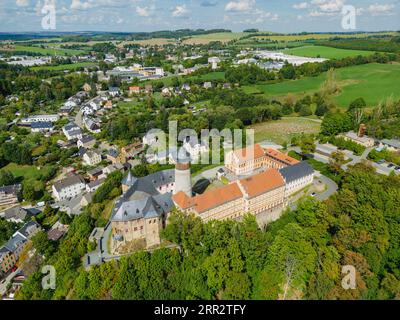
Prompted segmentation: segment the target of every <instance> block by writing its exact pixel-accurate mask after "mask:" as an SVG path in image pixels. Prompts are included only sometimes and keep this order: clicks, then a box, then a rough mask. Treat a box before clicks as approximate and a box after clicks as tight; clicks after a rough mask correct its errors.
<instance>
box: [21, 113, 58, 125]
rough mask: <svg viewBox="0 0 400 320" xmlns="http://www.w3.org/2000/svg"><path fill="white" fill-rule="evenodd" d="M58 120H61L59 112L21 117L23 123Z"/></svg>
mask: <svg viewBox="0 0 400 320" xmlns="http://www.w3.org/2000/svg"><path fill="white" fill-rule="evenodd" d="M58 120H60V116H59V115H58V114H43V115H35V116H30V117H28V118H25V119H21V123H25V124H26V123H34V122H57V121H58Z"/></svg>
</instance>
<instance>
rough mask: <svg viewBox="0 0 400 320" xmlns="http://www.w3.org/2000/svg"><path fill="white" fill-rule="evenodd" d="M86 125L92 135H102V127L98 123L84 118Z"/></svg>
mask: <svg viewBox="0 0 400 320" xmlns="http://www.w3.org/2000/svg"><path fill="white" fill-rule="evenodd" d="M83 122H84V125H85V127H86V129H87V130H89V131H90V132H91V133H100V132H101V126H100V123H98V122H96V121H95V120H93V119H91V118H88V117H84V118H83Z"/></svg>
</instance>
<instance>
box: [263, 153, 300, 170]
mask: <svg viewBox="0 0 400 320" xmlns="http://www.w3.org/2000/svg"><path fill="white" fill-rule="evenodd" d="M265 154H266V155H267V156H270V157H272V158H275V159H277V160H279V161H281V162H283V163H285V164H287V165H290V166H291V165H295V164H298V163H299V162H300V161H299V160H296V159H294V158H292V157H289V156H288V155H286V154H284V153H282V152H280V151H277V150H275V149H267V150H266V152H265Z"/></svg>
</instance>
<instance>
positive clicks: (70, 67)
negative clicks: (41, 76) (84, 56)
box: [31, 62, 96, 71]
mask: <svg viewBox="0 0 400 320" xmlns="http://www.w3.org/2000/svg"><path fill="white" fill-rule="evenodd" d="M95 65H96V64H95V63H93V62H79V63H72V64H61V65H58V66H38V67H32V68H31V69H32V70H34V71H39V70H50V71H63V70H76V69H78V68H85V67H90V66H95Z"/></svg>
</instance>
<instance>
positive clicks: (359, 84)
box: [244, 63, 400, 108]
mask: <svg viewBox="0 0 400 320" xmlns="http://www.w3.org/2000/svg"><path fill="white" fill-rule="evenodd" d="M335 74H336V78H337V81H338V84H339V86H340V87H341V92H340V93H339V94H338V95H337V96H336V97H335V101H336V103H337V104H338V106H340V107H343V108H346V107H348V106H349V104H350V103H351V102H352V101H354V100H355V99H357V98H359V97H363V98H364V99H365V101H366V103H367V105H368V106H369V107H374V106H376V105H377V104H379V102H381V101H382V100H383V99H386V98H387V97H390V96H393V97H394V98H400V84H399V79H400V64H398V63H397V64H378V63H373V64H366V65H360V66H352V67H348V68H341V69H337V70H336V71H335ZM325 80H326V73H324V74H321V75H319V76H317V77H307V78H303V79H299V80H292V81H284V82H281V83H275V84H265V85H255V86H251V87H244V90H245V91H246V92H247V93H253V94H264V95H266V96H268V97H277V98H278V97H281V96H284V95H287V94H288V93H293V94H294V95H296V96H302V95H304V94H310V93H311V94H312V93H314V92H317V91H318V90H319V89H320V87H321V85H322V84H323V82H324V81H325Z"/></svg>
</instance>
